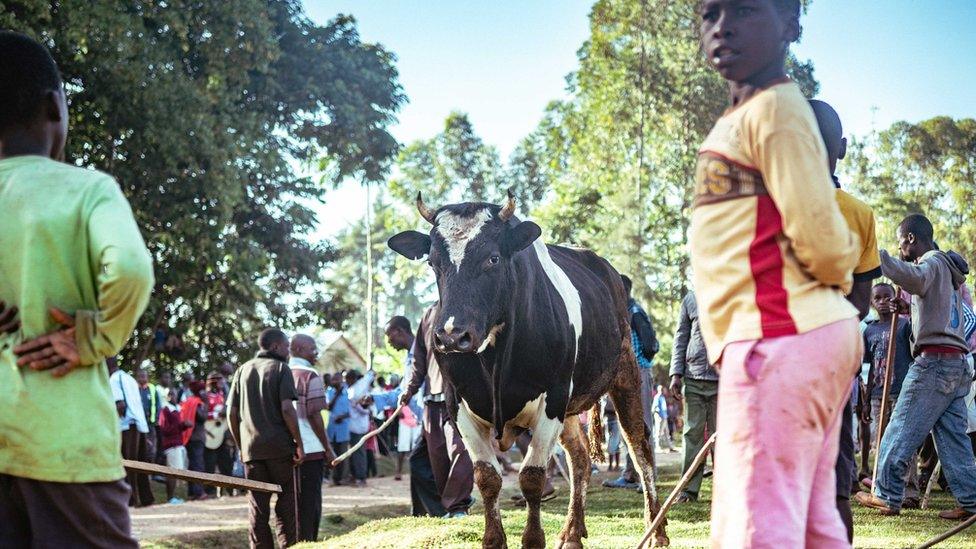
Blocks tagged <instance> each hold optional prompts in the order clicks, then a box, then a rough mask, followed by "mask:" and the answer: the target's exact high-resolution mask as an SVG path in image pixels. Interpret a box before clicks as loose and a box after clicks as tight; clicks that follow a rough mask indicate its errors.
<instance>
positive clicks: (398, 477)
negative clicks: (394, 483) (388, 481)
mask: <svg viewBox="0 0 976 549" xmlns="http://www.w3.org/2000/svg"><path fill="white" fill-rule="evenodd" d="M393 480H403V477H401V476H400V475H393Z"/></svg>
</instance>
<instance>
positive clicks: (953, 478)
mask: <svg viewBox="0 0 976 549" xmlns="http://www.w3.org/2000/svg"><path fill="white" fill-rule="evenodd" d="M933 233H934V231H933V229H932V223H931V222H930V221H929V220H928V219H927V218H926V217H925V216H923V215H919V214H913V215H910V216H908V217H906V218H905V219H904V220H903V221H902V222H901V224H900V225H899V226H898V232H897V236H898V247H899V251H900V255H901V258H902V259H901V260H898V259H895V258H892V257H891V256H889V255H888V254H887V252H885V251H884V250H881V268H882V270H883V271H884V274H885V276H887V277H888V278H890V279H891V280H892V281H893V282H894V283H895V284H898V285H899V286H901V287H902V288H903V289H904V290H906V291H907V292H909V293H910V294H911V295H912V303H911V315H912V336H913V337H912V340H913V344H912V355H913V356H914V357H915V362H914V363H913V364H912V365H911V366H910V367H909V370H908V375H906V376H905V381H904V384H903V385H902V391H901V394H900V395H899V398H898V402H897V403H896V404H895V409H894V411H893V412H892V416H891V422H890V423H889V425H888V428H887V429H886V430H885V432H884V435H883V437H882V439H881V448H880V449H879V457H878V477H877V478H876V479H874V493H873V494H869V493H867V492H859V493H858V494H857V495H856V496H855V499H856V500H857V502H858V503H860V504H861V505H864V506H866V507H871V508H873V509H877V510H879V511H880V513H881V514H883V515H897V514H898V513H899V512H900V510H901V507H902V505H903V502H902V500H903V498H904V490H905V480H904V476H905V470H906V468H907V467H908V466H909V463H910V462H911V458H912V456H913V454H914V453H915V451H916V450H917V449H918V448H919V446H921V445H922V443H923V442H924V441H925V438H926V436H927V435H928V433H929V431H932V432H933V435H934V437H935V443H936V446H938V448H939V455H940V457H941V461H942V465H943V467H944V468H945V472H946V479H947V480H948V481H949V486H950V488H952V495H953V496H954V497H955V498H956V500H957V501H958V502H959V505H960V507H959V508H957V509H954V510H952V511H944V512H942V513H939V516H940V517H943V518H946V519H960V518H965V517H968V516H970V515H972V514H973V513H976V460H974V458H973V450H972V445H971V443H970V441H969V437H968V436H967V435H966V427H967V420H966V404H965V401H964V399H965V397H966V395H967V394H969V387H970V383H971V381H972V379H973V368H972V366H971V365H970V364H969V362H968V360H967V357H968V355H969V343H968V342H967V341H966V334H965V324H964V318H963V302H962V296H961V294H960V291H959V289H960V287H961V286H962V284H963V282H965V280H966V274H967V273H968V272H969V265H967V264H966V261H965V260H964V259H963V258H962V257H961V256H959V254H957V253H955V252H943V251H940V250H939V247H938V246H937V245H936V244H935V239H934V234H933ZM902 305H904V304H903V303H902Z"/></svg>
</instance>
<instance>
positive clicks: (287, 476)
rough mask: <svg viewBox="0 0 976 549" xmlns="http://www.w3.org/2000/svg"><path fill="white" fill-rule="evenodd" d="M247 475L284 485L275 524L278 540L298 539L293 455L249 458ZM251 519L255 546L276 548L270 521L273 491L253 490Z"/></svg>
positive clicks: (287, 543)
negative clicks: (280, 457) (264, 458)
mask: <svg viewBox="0 0 976 549" xmlns="http://www.w3.org/2000/svg"><path fill="white" fill-rule="evenodd" d="M244 471H245V476H246V477H247V478H249V479H251V480H257V481H260V482H270V483H272V484H279V485H281V493H280V494H278V501H277V502H276V503H275V524H276V530H277V533H278V535H277V537H278V544H279V545H280V546H282V547H288V546H290V545H294V544H295V543H296V541H297V539H298V529H297V528H296V526H297V525H296V524H295V521H296V520H297V518H298V513H297V509H296V508H295V465H294V462H293V461H292V459H291V458H290V457H287V458H282V459H266V460H257V461H249V462H247V463H245V464H244ZM247 500H248V504H249V507H250V509H249V511H248V515H249V517H250V519H251V531H250V536H249V537H250V540H251V547H252V548H254V549H262V548H266V549H274V542H275V537H274V536H272V535H271V527H270V526H269V525H268V521H269V520H270V519H271V494H269V493H267V492H258V491H255V490H252V491H250V492H248V496H247Z"/></svg>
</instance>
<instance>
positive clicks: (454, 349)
mask: <svg viewBox="0 0 976 549" xmlns="http://www.w3.org/2000/svg"><path fill="white" fill-rule="evenodd" d="M434 345H435V346H436V347H437V350H438V351H440V352H442V353H468V352H471V351H473V350H474V347H475V338H474V336H473V335H472V334H471V332H470V331H468V330H463V331H461V330H451V332H447V330H445V329H443V328H439V329H437V330H435V331H434Z"/></svg>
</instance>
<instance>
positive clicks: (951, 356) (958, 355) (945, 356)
mask: <svg viewBox="0 0 976 549" xmlns="http://www.w3.org/2000/svg"><path fill="white" fill-rule="evenodd" d="M922 356H924V357H925V358H933V359H935V360H963V359H965V358H966V354H965V353H963V352H962V351H958V352H955V353H935V352H931V351H922Z"/></svg>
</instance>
